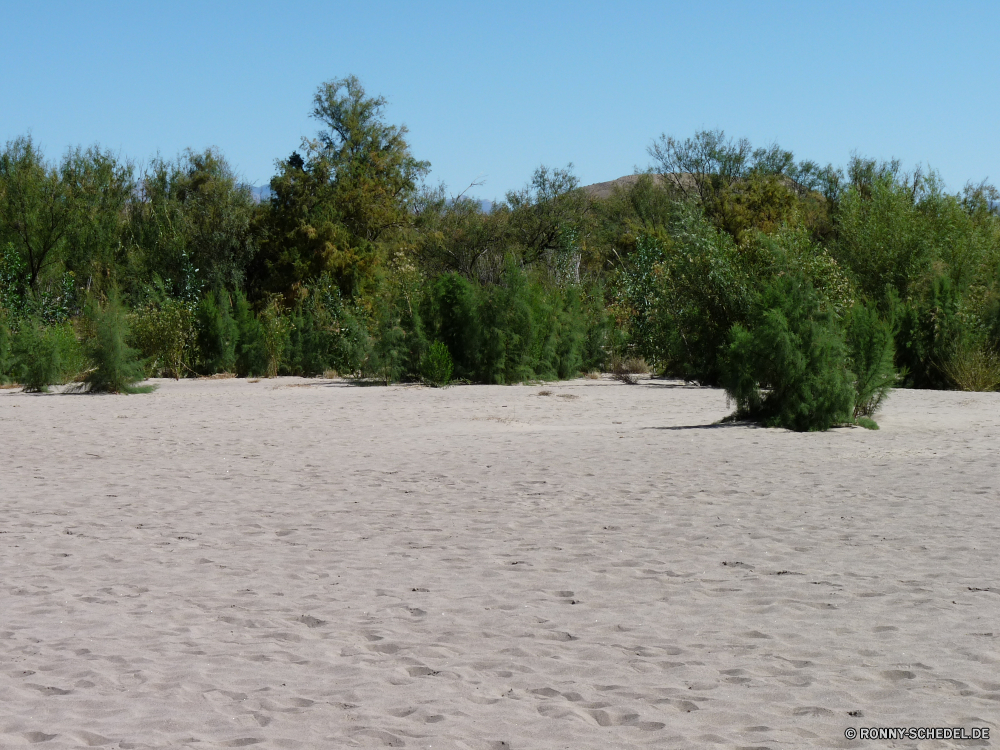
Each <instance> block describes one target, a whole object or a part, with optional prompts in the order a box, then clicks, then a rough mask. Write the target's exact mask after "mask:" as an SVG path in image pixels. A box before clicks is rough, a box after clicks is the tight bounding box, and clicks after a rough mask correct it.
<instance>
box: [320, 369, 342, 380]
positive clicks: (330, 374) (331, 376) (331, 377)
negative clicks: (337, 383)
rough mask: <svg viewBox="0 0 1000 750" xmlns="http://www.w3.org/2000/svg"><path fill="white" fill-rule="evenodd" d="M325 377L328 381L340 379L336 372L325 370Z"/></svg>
mask: <svg viewBox="0 0 1000 750" xmlns="http://www.w3.org/2000/svg"><path fill="white" fill-rule="evenodd" d="M323 377H324V378H326V379H327V380H336V379H337V378H339V377H340V374H339V373H338V372H337V371H336V370H324V371H323Z"/></svg>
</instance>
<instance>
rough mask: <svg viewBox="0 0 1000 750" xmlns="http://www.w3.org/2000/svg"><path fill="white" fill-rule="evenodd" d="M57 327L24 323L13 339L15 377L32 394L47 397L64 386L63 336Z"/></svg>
mask: <svg viewBox="0 0 1000 750" xmlns="http://www.w3.org/2000/svg"><path fill="white" fill-rule="evenodd" d="M60 334H61V331H59V330H57V328H56V327H54V326H53V327H45V326H44V325H42V323H41V322H39V321H37V320H25V321H22V322H21V326H20V328H19V329H18V331H17V334H16V335H15V336H14V340H13V346H12V353H13V357H14V367H13V370H14V377H15V380H16V381H17V382H19V383H20V384H21V385H22V386H23V387H24V390H25V391H27V392H29V393H44V392H47V391H48V390H49V386H50V385H53V384H55V383H61V382H63V372H64V362H63V354H64V348H65V342H64V336H62V335H60Z"/></svg>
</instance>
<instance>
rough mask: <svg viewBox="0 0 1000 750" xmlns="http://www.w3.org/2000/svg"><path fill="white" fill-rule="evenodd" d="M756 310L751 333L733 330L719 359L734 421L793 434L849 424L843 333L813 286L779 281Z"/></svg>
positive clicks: (848, 376)
mask: <svg viewBox="0 0 1000 750" xmlns="http://www.w3.org/2000/svg"><path fill="white" fill-rule="evenodd" d="M759 310H760V311H759V312H758V313H757V315H756V316H755V318H756V320H755V321H754V325H753V327H752V328H746V327H744V326H743V325H741V324H738V323H737V324H735V325H734V326H733V328H732V330H731V331H730V340H729V346H728V348H727V350H726V352H725V356H724V357H723V386H724V387H725V389H726V395H727V396H728V397H729V398H730V399H732V400H733V401H734V402H735V404H736V412H735V414H734V415H733V416H734V417H735V418H741V419H752V420H755V421H759V422H761V423H762V424H764V425H765V426H768V427H786V428H788V429H791V430H796V431H800V432H804V431H807V430H826V429H829V428H830V427H832V426H833V425H835V424H838V423H845V422H849V421H851V419H852V417H853V414H852V411H853V406H854V389H853V387H852V375H851V373H850V372H849V371H848V369H847V357H846V351H845V349H846V347H845V344H844V336H843V332H842V331H841V330H840V329H839V327H838V326H837V324H836V321H835V320H834V318H833V316H832V314H830V313H828V312H823V310H822V307H821V304H820V299H819V297H818V296H817V294H816V293H815V291H814V290H813V288H812V286H811V285H810V284H809V283H808V282H807V281H805V280H802V279H791V278H788V277H782V278H780V279H779V280H777V281H776V283H775V284H773V285H771V286H770V287H769V288H768V289H767V290H765V292H764V294H763V295H762V299H761V302H760V307H759Z"/></svg>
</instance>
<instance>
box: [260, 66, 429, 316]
mask: <svg viewBox="0 0 1000 750" xmlns="http://www.w3.org/2000/svg"><path fill="white" fill-rule="evenodd" d="M385 105H386V100H385V99H384V98H382V97H380V96H378V97H370V96H368V95H367V94H366V92H365V90H364V87H363V86H362V85H361V83H360V81H358V79H357V78H355V77H353V76H349V77H347V78H343V79H337V80H333V81H328V82H326V83H324V84H323V85H321V86H320V87H319V89H318V90H317V92H316V94H315V96H314V97H313V111H312V116H313V118H315V119H317V120H319V121H320V122H321V123H322V124H323V125H324V126H325V128H324V129H323V130H321V131H320V132H319V134H318V136H317V137H316V138H315V139H313V140H303V144H302V145H303V150H304V153H305V158H303V157H302V156H300V155H299V154H298V153H293V154H292V155H291V156H290V157H289V158H288V159H286V160H285V161H282V162H280V163H279V169H280V174H279V175H277V176H276V177H275V178H274V179H272V180H271V190H272V192H273V196H272V198H271V201H270V203H269V205H268V214H267V217H266V223H267V226H268V235H267V238H266V240H265V242H264V243H263V246H262V250H261V256H260V258H259V261H258V263H257V264H256V269H255V273H256V280H257V281H258V283H259V284H260V285H261V286H262V287H263V289H265V290H267V291H269V292H274V293H280V294H282V295H284V296H285V298H286V300H287V301H292V300H293V299H294V297H295V296H296V292H297V290H298V289H299V288H300V287H301V286H302V285H303V284H308V283H309V282H311V281H315V280H316V279H318V278H319V277H320V276H322V275H324V274H327V275H329V276H330V277H331V278H333V279H334V280H335V281H336V282H337V284H338V286H339V288H340V290H341V292H342V293H343V294H344V295H345V296H348V297H350V296H353V295H354V294H355V293H358V292H363V291H364V290H365V289H366V288H368V287H369V286H370V284H371V281H372V278H373V276H374V275H375V274H376V272H377V270H378V268H379V267H380V266H381V264H382V262H383V261H384V260H385V257H384V255H385V254H384V253H383V252H382V243H383V242H384V241H385V240H386V239H388V238H389V237H390V236H391V235H392V234H393V233H394V232H399V231H400V230H402V229H404V228H406V227H408V226H410V224H411V223H412V221H413V217H412V213H411V211H410V208H411V205H412V203H413V201H414V199H415V196H416V189H417V181H418V180H419V179H420V178H421V177H422V176H423V175H424V174H426V173H427V171H428V169H429V166H430V165H429V164H428V163H427V162H423V161H418V160H417V159H415V158H414V157H413V156H412V155H411V153H410V147H409V144H408V143H407V141H406V135H407V129H406V127H405V126H397V125H390V124H388V123H386V121H385V119H384V109H385Z"/></svg>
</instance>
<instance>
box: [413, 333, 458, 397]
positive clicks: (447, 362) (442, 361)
mask: <svg viewBox="0 0 1000 750" xmlns="http://www.w3.org/2000/svg"><path fill="white" fill-rule="evenodd" d="M452 367H453V365H452V361H451V354H449V352H448V347H447V346H445V345H444V342H441V341H435V342H434V343H433V344H431V345H430V347H428V349H427V352H426V354H424V358H423V361H422V362H421V363H420V375H421V377H422V378H423V380H424V382H425V383H428V384H430V385H433V386H439V387H440V386H445V385H448V383H449V382H451V370H452Z"/></svg>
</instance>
